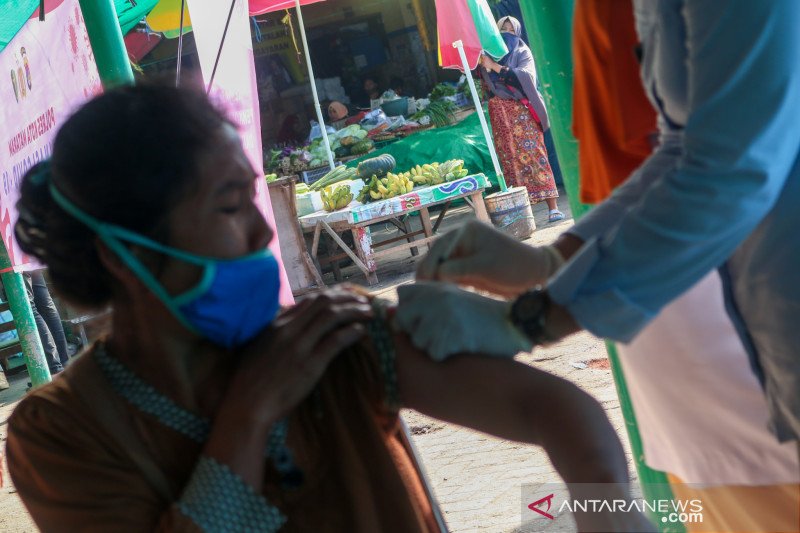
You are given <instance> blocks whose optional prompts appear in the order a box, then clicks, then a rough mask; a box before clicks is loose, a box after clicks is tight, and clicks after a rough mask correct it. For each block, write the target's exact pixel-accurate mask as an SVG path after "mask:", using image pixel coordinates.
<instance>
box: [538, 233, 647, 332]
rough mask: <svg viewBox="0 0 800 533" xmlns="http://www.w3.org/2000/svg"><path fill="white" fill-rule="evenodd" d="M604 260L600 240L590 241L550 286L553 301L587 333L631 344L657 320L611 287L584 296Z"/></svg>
mask: <svg viewBox="0 0 800 533" xmlns="http://www.w3.org/2000/svg"><path fill="white" fill-rule="evenodd" d="M600 257H601V250H600V241H599V239H598V238H592V239H590V240H588V241H587V242H586V243H585V244H584V245H583V246H582V247H581V249H580V250H579V251H578V252H577V253H576V254H575V255H574V256H573V257H572V258H571V259H570V261H569V262H568V263H567V264H566V265H565V266H564V267H563V268H561V269H560V270H559V271H558V273H556V275H555V276H553V277H552V278H550V281H549V282H548V283H547V294H548V295H549V296H550V298H551V299H552V300H553V301H554V302H555V303H557V304H558V305H561V306H562V307H565V308H566V309H567V311H569V313H570V315H572V318H574V319H575V321H576V322H578V324H580V325H581V327H583V328H584V329H586V330H587V331H589V332H591V333H593V334H594V335H597V336H598V337H604V338H608V339H612V340H615V341H619V342H624V343H627V342H630V341H631V340H633V338H634V337H635V336H636V334H637V333H638V332H639V331H640V330H641V329H642V328H643V327H644V326H645V325H646V324H647V323H648V322H649V321H650V320H652V319H653V317H654V316H655V315H654V314H652V313H650V312H649V311H647V310H646V309H644V308H642V307H641V306H639V305H637V304H636V303H634V302H632V301H631V300H630V299H629V298H627V297H626V296H625V294H623V293H622V292H621V291H620V290H619V289H617V288H615V287H613V286H609V287H608V288H607V289H605V290H603V291H601V292H597V293H594V294H583V293H581V289H582V288H583V286H584V284H585V282H586V280H587V278H588V277H589V274H590V273H591V271H592V270H593V269H594V267H595V266H596V265H597V263H598V261H599V260H600Z"/></svg>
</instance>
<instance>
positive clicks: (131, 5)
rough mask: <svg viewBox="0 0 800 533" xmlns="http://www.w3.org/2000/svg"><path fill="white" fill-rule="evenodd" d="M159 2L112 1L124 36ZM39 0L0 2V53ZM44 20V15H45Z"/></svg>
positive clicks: (7, 0)
mask: <svg viewBox="0 0 800 533" xmlns="http://www.w3.org/2000/svg"><path fill="white" fill-rule="evenodd" d="M158 1H159V0H114V8H115V9H116V10H117V19H118V20H119V26H120V28H122V34H123V35H125V34H126V33H128V32H129V31H131V30H132V29H133V27H134V26H136V24H138V23H139V21H140V20H142V19H143V18H144V17H145V15H147V14H148V13H149V12H150V11H151V10H152V9H153V8H154V7H155V5H156V4H157V3H158ZM38 7H39V0H0V52H1V51H2V50H3V49H4V48H5V47H6V46H7V45H8V43H10V42H11V39H13V38H14V36H15V35H16V34H17V32H19V30H21V29H22V26H24V25H25V23H26V22H28V19H30V18H31V15H33V13H34V11H36V8H38ZM45 18H46V14H45Z"/></svg>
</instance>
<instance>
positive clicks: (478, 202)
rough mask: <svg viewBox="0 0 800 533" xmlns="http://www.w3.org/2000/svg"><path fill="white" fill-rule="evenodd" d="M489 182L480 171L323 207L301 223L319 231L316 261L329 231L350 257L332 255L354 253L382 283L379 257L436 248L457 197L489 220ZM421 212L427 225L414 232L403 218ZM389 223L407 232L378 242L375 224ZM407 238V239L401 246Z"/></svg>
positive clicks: (371, 277) (315, 234) (355, 260)
mask: <svg viewBox="0 0 800 533" xmlns="http://www.w3.org/2000/svg"><path fill="white" fill-rule="evenodd" d="M488 186H489V183H488V181H487V179H486V176H484V175H483V174H474V175H472V176H467V177H465V178H461V179H458V180H455V181H451V182H449V183H443V184H441V185H434V186H431V187H424V188H419V189H414V190H413V191H411V192H409V193H407V194H403V195H400V196H395V197H394V198H389V199H387V200H380V201H377V202H372V203H368V204H363V205H356V206H351V207H348V208H346V209H340V210H339V211H334V212H332V213H327V212H325V211H318V212H316V213H312V214H310V215H306V216H303V217H300V226H301V227H302V228H303V231H304V232H306V233H313V240H312V245H311V257H313V258H314V259H315V260H316V259H318V258H317V252H318V250H319V241H320V237H321V235H322V232H323V231H325V232H326V233H327V234H328V235H329V236H330V237H331V239H333V242H334V243H335V247H338V248H341V249H342V251H343V253H344V255H341V256H338V257H333V258H331V259H332V260H335V259H338V258H344V257H349V258H350V259H351V260H352V261H353V263H355V265H356V266H357V267H358V268H359V270H361V271H362V272H363V273H364V275H365V276H366V277H367V282H368V283H369V284H370V285H374V284H375V283H377V282H378V276H377V275H376V274H375V272H376V270H377V264H376V260H377V259H379V258H380V257H383V256H385V255H386V254H389V253H391V252H392V251H397V250H406V249H410V250H411V252H412V254H413V255H416V250H417V248H418V247H420V246H423V245H428V246H430V242H431V241H433V240H434V239H436V237H437V236H436V231H437V230H438V229H439V226H440V225H441V223H442V220H443V219H444V215H445V214H446V213H447V209H448V207H449V206H450V203H451V202H453V200H457V199H460V198H463V199H464V200H466V202H467V203H468V204H469V206H470V207H472V209H473V210H474V211H475V216H476V217H477V218H478V220H481V221H484V222H487V223H488V222H489V215H488V214H487V212H486V207H485V206H484V203H483V191H484V189H486V188H487V187H488ZM438 205H442V206H443V209H442V211H441V213H439V216H438V217H437V219H436V222H435V223H431V217H430V212H429V208H431V207H433V206H438ZM415 212H419V215H420V221H421V222H422V229H421V230H418V231H411V228H410V225H409V224H408V221H405V222H404V221H401V220H400V218H401V217H403V216H405V215H409V214H411V213H415ZM386 221H389V222H391V223H393V224H394V225H395V226H397V227H398V228H399V229H400V230H401V232H402V235H400V236H399V237H393V238H391V239H386V240H383V241H381V242H373V241H372V234H371V232H370V228H369V226H370V225H372V224H376V223H379V222H386ZM348 231H349V232H350V233H351V234H352V236H353V247H352V248H351V247H350V246H348V245H347V244H346V243H345V242H344V240H342V238H341V236H340V235H341V234H343V233H345V232H348ZM418 235H424V237H423V238H421V239H416V237H417V236H418ZM403 240H405V241H407V242H406V243H402V244H396V243H399V241H403ZM390 245H392V246H391V247H390V248H387V249H383V250H380V251H376V248H379V247H380V248H383V247H387V246H390Z"/></svg>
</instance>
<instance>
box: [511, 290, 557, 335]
mask: <svg viewBox="0 0 800 533" xmlns="http://www.w3.org/2000/svg"><path fill="white" fill-rule="evenodd" d="M548 302H549V299H548V297H547V294H546V293H545V292H544V291H542V290H541V289H535V290H532V291H528V292H526V293H525V294H523V295H522V296H520V297H519V298H517V300H516V301H515V302H514V305H513V306H512V308H511V318H512V321H513V322H514V324H515V325H516V326H517V327H518V328H519V329H520V330H522V331H523V332H525V335H526V336H527V337H528V338H529V339H530V340H531V341H532V342H533V343H534V344H543V343H544V342H545V340H546V339H545V337H544V330H545V314H546V312H547V305H548Z"/></svg>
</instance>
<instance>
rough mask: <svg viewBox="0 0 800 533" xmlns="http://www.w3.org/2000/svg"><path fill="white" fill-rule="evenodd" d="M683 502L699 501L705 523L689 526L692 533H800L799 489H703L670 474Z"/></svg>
mask: <svg viewBox="0 0 800 533" xmlns="http://www.w3.org/2000/svg"><path fill="white" fill-rule="evenodd" d="M667 477H668V478H669V484H670V487H671V488H672V492H673V494H674V495H675V497H676V498H678V499H680V500H700V502H701V505H702V507H703V512H702V520H698V521H694V522H692V523H686V524H684V526H685V527H686V531H688V532H689V533H762V532H763V533H767V532H770V533H771V532H776V531H781V532H793V531H800V485H797V484H785V485H760V486H744V485H723V486H717V487H708V488H704V489H699V488H694V487H693V486H692V485H686V484H685V483H684V482H683V481H681V479H680V478H678V477H677V476H674V475H672V474H667Z"/></svg>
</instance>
